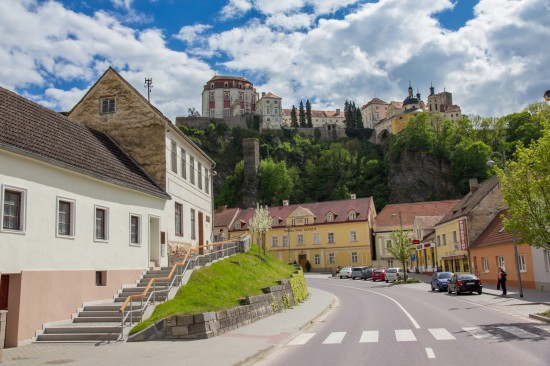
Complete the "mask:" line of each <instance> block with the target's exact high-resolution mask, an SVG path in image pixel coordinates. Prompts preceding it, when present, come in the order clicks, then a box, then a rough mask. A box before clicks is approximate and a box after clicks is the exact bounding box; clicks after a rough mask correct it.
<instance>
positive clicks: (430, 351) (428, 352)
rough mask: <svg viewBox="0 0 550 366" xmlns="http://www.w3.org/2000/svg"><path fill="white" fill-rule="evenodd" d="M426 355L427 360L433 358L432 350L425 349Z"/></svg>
mask: <svg viewBox="0 0 550 366" xmlns="http://www.w3.org/2000/svg"><path fill="white" fill-rule="evenodd" d="M426 354H427V355H428V358H435V353H434V350H433V349H431V348H426Z"/></svg>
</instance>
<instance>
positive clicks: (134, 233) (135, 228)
mask: <svg viewBox="0 0 550 366" xmlns="http://www.w3.org/2000/svg"><path fill="white" fill-rule="evenodd" d="M140 243H141V216H140V215H136V214H131V215H130V244H133V245H139V244H140Z"/></svg>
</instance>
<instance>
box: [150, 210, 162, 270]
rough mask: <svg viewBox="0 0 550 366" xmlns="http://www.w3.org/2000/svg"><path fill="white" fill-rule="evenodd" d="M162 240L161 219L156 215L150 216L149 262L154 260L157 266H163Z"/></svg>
mask: <svg viewBox="0 0 550 366" xmlns="http://www.w3.org/2000/svg"><path fill="white" fill-rule="evenodd" d="M160 242H161V238H160V219H159V218H158V217H156V216H149V262H154V266H155V267H159V266H161V263H160V245H161V243H160ZM164 245H166V244H164Z"/></svg>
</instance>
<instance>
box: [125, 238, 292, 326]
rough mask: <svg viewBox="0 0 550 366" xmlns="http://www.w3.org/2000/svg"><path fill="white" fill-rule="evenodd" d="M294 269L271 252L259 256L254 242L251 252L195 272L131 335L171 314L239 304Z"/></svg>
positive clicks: (192, 312) (214, 309)
mask: <svg viewBox="0 0 550 366" xmlns="http://www.w3.org/2000/svg"><path fill="white" fill-rule="evenodd" d="M295 271H296V268H295V267H294V266H292V265H288V264H286V263H283V262H281V261H280V260H278V259H276V258H274V257H273V256H271V255H270V254H269V253H267V254H266V256H263V255H261V256H260V255H259V253H258V247H257V246H255V245H253V246H252V249H251V251H250V252H248V253H239V254H237V255H235V256H232V257H230V258H228V259H224V260H221V261H219V262H216V263H214V264H212V265H211V266H208V267H201V268H200V269H198V270H196V271H194V272H193V274H192V275H191V278H190V279H189V282H188V283H187V284H186V285H184V286H182V287H181V288H180V289H179V291H178V293H177V295H176V296H175V297H174V299H172V300H170V301H166V302H164V303H162V304H159V305H158V306H157V307H156V308H155V311H154V312H153V314H152V315H151V317H150V318H149V319H147V320H144V321H142V322H140V323H138V324H136V326H135V327H134V328H133V329H132V330H131V332H130V334H135V333H137V332H139V331H141V330H143V329H145V328H147V327H148V326H149V325H151V324H153V323H155V322H157V321H158V320H160V319H163V318H167V317H170V316H172V315H176V314H181V315H191V314H197V313H202V312H207V311H218V310H222V309H227V308H232V307H235V306H238V305H240V304H239V301H238V299H239V298H243V297H246V296H250V295H258V294H261V293H262V288H265V287H269V286H273V285H276V284H277V281H279V280H282V279H288V278H290V277H291V275H292V274H293V273H294V272H295Z"/></svg>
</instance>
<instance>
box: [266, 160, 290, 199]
mask: <svg viewBox="0 0 550 366" xmlns="http://www.w3.org/2000/svg"><path fill="white" fill-rule="evenodd" d="M258 175H259V187H260V202H262V203H264V204H274V205H277V204H280V203H281V202H282V201H283V200H285V199H289V197H290V196H291V195H292V189H293V184H292V179H291V177H290V175H289V172H288V169H287V167H286V163H285V161H284V160H283V161H279V162H277V163H276V162H274V161H273V159H265V160H262V161H260V167H259V172H258Z"/></svg>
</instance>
